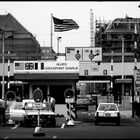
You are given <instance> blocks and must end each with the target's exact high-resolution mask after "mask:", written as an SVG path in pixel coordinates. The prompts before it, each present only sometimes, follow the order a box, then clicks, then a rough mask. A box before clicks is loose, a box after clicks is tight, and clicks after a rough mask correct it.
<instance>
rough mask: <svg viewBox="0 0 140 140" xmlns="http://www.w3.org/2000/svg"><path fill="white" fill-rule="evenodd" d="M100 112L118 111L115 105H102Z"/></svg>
mask: <svg viewBox="0 0 140 140" xmlns="http://www.w3.org/2000/svg"><path fill="white" fill-rule="evenodd" d="M98 110H100V111H117V106H116V105H114V104H101V105H100V106H99V109H98Z"/></svg>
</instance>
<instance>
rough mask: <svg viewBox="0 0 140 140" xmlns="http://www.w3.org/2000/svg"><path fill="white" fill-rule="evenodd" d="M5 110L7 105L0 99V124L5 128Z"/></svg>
mask: <svg viewBox="0 0 140 140" xmlns="http://www.w3.org/2000/svg"><path fill="white" fill-rule="evenodd" d="M6 108H7V103H6V101H5V100H4V99H0V124H1V125H3V126H5V125H6V117H5V111H6Z"/></svg>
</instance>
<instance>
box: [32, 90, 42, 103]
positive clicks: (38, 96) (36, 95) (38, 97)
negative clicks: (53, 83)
mask: <svg viewBox="0 0 140 140" xmlns="http://www.w3.org/2000/svg"><path fill="white" fill-rule="evenodd" d="M33 98H34V101H35V102H42V101H43V93H42V90H40V89H39V88H37V89H36V90H34V92H33Z"/></svg>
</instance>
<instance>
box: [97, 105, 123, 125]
mask: <svg viewBox="0 0 140 140" xmlns="http://www.w3.org/2000/svg"><path fill="white" fill-rule="evenodd" d="M102 122H105V123H106V122H107V123H116V125H120V111H119V109H118V105H117V104H116V103H99V105H98V107H97V110H96V111H95V125H97V124H99V123H102Z"/></svg>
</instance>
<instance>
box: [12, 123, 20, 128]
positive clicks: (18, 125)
mask: <svg viewBox="0 0 140 140" xmlns="http://www.w3.org/2000/svg"><path fill="white" fill-rule="evenodd" d="M18 126H19V124H17V125H15V126H14V127H12V128H11V129H16V128H17V127H18Z"/></svg>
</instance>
